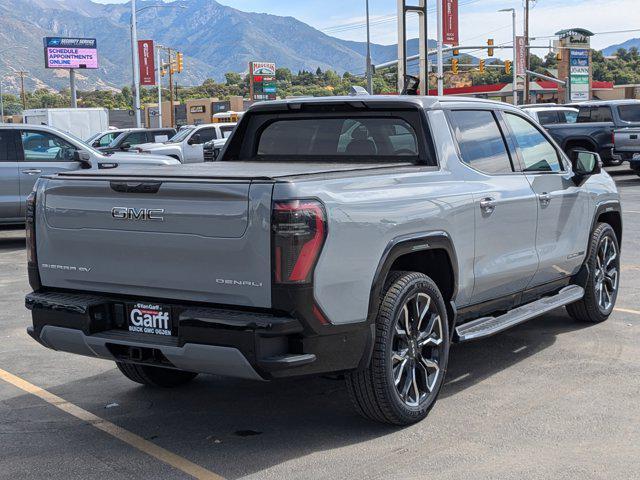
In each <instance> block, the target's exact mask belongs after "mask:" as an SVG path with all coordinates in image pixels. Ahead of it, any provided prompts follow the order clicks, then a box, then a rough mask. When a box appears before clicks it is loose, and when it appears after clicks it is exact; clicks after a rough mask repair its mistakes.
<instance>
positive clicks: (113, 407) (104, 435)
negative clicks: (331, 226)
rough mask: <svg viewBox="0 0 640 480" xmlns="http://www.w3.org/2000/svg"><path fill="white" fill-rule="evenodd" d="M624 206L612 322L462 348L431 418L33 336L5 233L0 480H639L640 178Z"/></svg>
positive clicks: (341, 394)
mask: <svg viewBox="0 0 640 480" xmlns="http://www.w3.org/2000/svg"><path fill="white" fill-rule="evenodd" d="M612 174H613V175H615V178H616V181H617V183H618V186H619V188H620V192H621V194H622V200H623V209H624V230H625V232H624V241H623V247H622V285H621V292H620V296H619V298H618V303H617V308H616V311H615V312H614V314H613V315H612V317H611V318H610V319H609V320H608V321H607V322H605V323H603V324H600V325H585V324H581V323H577V322H575V321H573V320H571V319H570V318H569V316H568V315H566V314H565V312H564V310H558V311H556V312H553V313H551V314H549V315H546V316H544V317H542V318H540V319H537V320H533V321H531V322H529V323H527V324H524V325H521V326H519V327H516V328H514V329H512V330H509V331H507V332H505V333H503V334H500V335H497V336H495V337H492V338H491V339H489V340H486V341H482V342H477V343H470V344H464V345H456V346H454V347H453V349H452V352H451V360H450V367H449V372H448V377H447V383H446V385H445V387H444V390H443V392H442V394H441V396H440V400H439V401H438V403H437V405H436V406H435V408H434V410H433V411H432V413H431V415H430V416H429V417H428V419H427V420H426V421H424V422H422V423H420V424H418V425H414V426H412V427H408V428H402V429H399V428H391V427H388V426H382V425H377V424H373V423H370V422H368V421H366V420H364V419H361V418H360V417H358V416H357V415H356V414H355V413H354V411H353V410H352V407H351V405H350V403H349V399H348V398H347V394H346V391H345V389H344V387H343V383H342V382H341V381H339V380H335V379H326V378H316V379H299V380H288V381H281V382H277V383H252V382H248V381H241V380H232V379H224V378H217V377H212V376H200V377H198V378H197V379H196V380H195V381H194V382H193V383H191V384H190V385H188V386H186V387H183V388H181V389H178V390H151V389H148V388H145V387H142V386H139V385H137V384H134V383H132V382H130V381H129V380H127V379H126V378H125V377H124V376H122V375H121V374H120V373H119V371H117V370H116V368H115V365H113V364H112V363H110V362H105V361H101V360H95V359H89V358H84V357H78V356H74V355H70V354H66V353H58V352H54V351H51V350H47V349H45V348H43V347H41V346H40V345H38V344H37V343H36V342H34V341H33V340H32V339H31V338H30V337H29V336H28V335H27V334H26V332H25V328H26V326H27V325H28V324H30V315H29V313H28V311H27V310H25V308H24V300H23V299H24V295H25V294H26V293H28V291H29V285H28V283H27V277H26V269H25V262H26V259H25V257H26V256H25V251H24V234H23V231H22V230H21V229H10V228H4V229H0V328H1V330H0V478H2V479H4V478H7V479H9V478H11V479H15V478H48V479H50V480H53V479H72V478H83V479H85V478H109V477H119V478H166V479H170V478H186V477H188V476H189V474H192V475H196V476H200V477H203V478H207V477H208V478H220V477H224V478H240V477H248V478H255V479H265V478H266V479H280V478H326V479H336V478H372V479H373V478H416V479H418V478H431V477H433V478H439V479H465V478H472V479H474V480H479V479H496V478H499V479H523V478H527V479H528V478H545V479H546V478H553V479H614V478H615V479H637V478H639V477H640V408H639V407H640V400H639V399H640V299H639V295H640V293H639V292H640V289H639V287H640V241H639V240H638V239H639V238H640V178H638V177H637V176H635V175H632V174H631V173H630V172H629V171H628V170H625V169H624V168H617V169H614V170H612Z"/></svg>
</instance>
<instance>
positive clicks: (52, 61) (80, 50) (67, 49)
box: [44, 37, 98, 69]
mask: <svg viewBox="0 0 640 480" xmlns="http://www.w3.org/2000/svg"><path fill="white" fill-rule="evenodd" d="M44 60H45V67H46V68H67V69H72V68H80V69H84V68H89V69H96V68H98V45H97V42H96V39H95V38H62V37H46V38H45V39H44Z"/></svg>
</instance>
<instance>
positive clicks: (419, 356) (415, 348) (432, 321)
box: [391, 293, 444, 407]
mask: <svg viewBox="0 0 640 480" xmlns="http://www.w3.org/2000/svg"><path fill="white" fill-rule="evenodd" d="M443 348H444V338H443V329H442V318H441V316H440V314H439V313H438V311H437V304H436V302H435V301H433V300H432V299H431V297H430V296H429V295H427V294H425V293H416V294H414V295H413V296H411V297H409V299H408V300H407V301H406V302H405V304H404V306H403V307H402V309H401V310H400V313H399V315H398V318H397V319H396V322H395V330H394V332H393V343H392V352H391V366H392V372H393V380H394V383H395V387H396V392H397V393H398V396H399V397H400V399H401V400H402V401H403V402H404V403H405V404H406V405H407V406H410V407H417V406H419V405H420V404H421V403H423V402H425V401H426V400H427V399H428V398H429V396H430V395H431V394H432V393H433V392H434V391H436V385H437V383H438V381H439V380H440V376H441V370H440V360H441V359H442V358H443V357H444V352H443Z"/></svg>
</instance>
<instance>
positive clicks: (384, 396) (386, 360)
mask: <svg viewBox="0 0 640 480" xmlns="http://www.w3.org/2000/svg"><path fill="white" fill-rule="evenodd" d="M449 345H450V337H449V324H448V319H447V311H446V308H445V303H444V299H443V297H442V294H441V293H440V290H439V289H438V287H437V286H436V284H435V283H434V282H433V280H431V279H430V278H429V277H427V276H426V275H423V274H421V273H416V272H398V273H395V274H393V275H392V277H391V279H390V280H389V281H388V282H387V285H386V289H385V292H384V297H383V299H382V303H381V305H380V310H379V312H378V317H377V319H376V339H375V345H374V351H373V356H372V358H371V362H370V364H369V366H368V367H367V368H366V369H365V370H362V371H354V372H349V373H347V375H346V376H345V379H346V383H347V389H348V391H349V395H350V397H351V399H352V401H353V404H354V406H355V408H356V410H357V411H358V413H360V414H361V415H362V416H364V417H366V418H369V419H371V420H375V421H379V422H383V423H390V424H394V425H409V424H412V423H416V422H418V421H420V420H422V419H424V418H425V417H426V416H427V415H428V413H429V411H430V410H431V408H433V406H434V404H435V401H436V399H437V397H438V394H439V393H440V389H441V387H442V384H443V382H444V377H445V373H446V370H447V361H448V358H449Z"/></svg>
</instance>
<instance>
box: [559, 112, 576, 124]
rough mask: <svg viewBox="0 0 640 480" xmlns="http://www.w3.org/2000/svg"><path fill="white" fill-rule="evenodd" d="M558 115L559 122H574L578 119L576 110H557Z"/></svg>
mask: <svg viewBox="0 0 640 480" xmlns="http://www.w3.org/2000/svg"><path fill="white" fill-rule="evenodd" d="M558 117H560V123H576V121H577V120H578V112H573V111H571V110H563V111H560V112H558Z"/></svg>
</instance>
